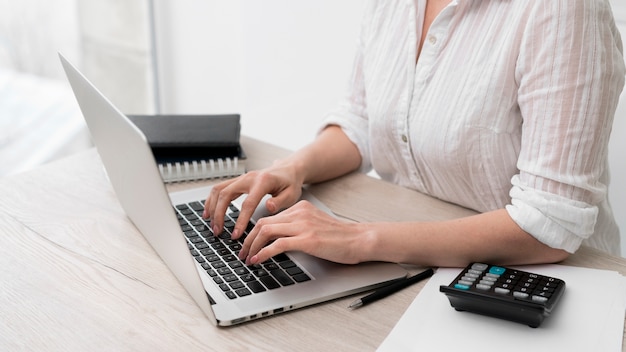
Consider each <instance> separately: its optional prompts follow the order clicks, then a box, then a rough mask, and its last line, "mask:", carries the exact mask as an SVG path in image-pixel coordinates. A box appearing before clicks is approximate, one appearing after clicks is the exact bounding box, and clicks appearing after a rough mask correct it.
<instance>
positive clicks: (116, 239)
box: [0, 137, 626, 351]
mask: <svg viewBox="0 0 626 352" xmlns="http://www.w3.org/2000/svg"><path fill="white" fill-rule="evenodd" d="M242 143H243V145H244V148H245V150H246V153H247V154H248V156H249V167H250V168H259V167H262V166H264V165H267V164H268V163H270V162H271V161H272V160H274V159H275V158H278V157H281V156H283V155H286V153H287V151H285V150H283V149H280V148H277V147H273V146H271V145H269V144H266V143H262V142H259V141H256V140H253V139H250V138H245V137H244V138H243V139H242ZM198 184H199V183H192V184H180V185H175V186H173V187H170V188H172V189H180V188H186V187H190V186H194V185H198ZM312 191H313V193H314V194H315V195H316V196H317V197H319V198H320V199H321V200H322V201H323V202H325V203H326V204H327V205H328V206H329V207H330V208H331V209H333V211H335V212H336V213H337V214H339V215H341V216H344V217H346V218H350V219H354V220H357V221H376V220H392V221H393V220H395V221H401V220H409V219H414V220H415V219H417V220H437V219H448V218H454V217H460V216H465V215H469V214H472V212H471V211H469V210H466V209H463V208H459V207H456V206H454V205H450V204H447V203H443V202H440V201H437V200H434V199H431V198H429V197H427V196H424V195H422V194H419V193H416V192H412V191H408V190H406V189H403V188H400V187H397V186H394V185H391V184H388V183H385V182H382V181H380V180H375V179H372V178H369V177H367V176H365V175H361V174H353V175H349V176H347V177H343V178H341V179H337V180H335V181H331V182H328V183H325V184H321V185H317V186H314V187H312ZM397 204H405V205H407V206H404V207H398V206H397ZM408 205H410V206H408ZM565 264H568V265H576V266H586V267H594V268H601V269H610V270H616V271H619V272H620V273H622V274H623V275H626V259H624V258H617V257H612V256H610V255H608V254H605V253H602V252H599V251H596V250H593V249H590V248H583V249H581V250H580V251H579V252H578V253H577V254H576V255H573V256H572V257H571V258H570V259H568V260H567V261H566V262H565ZM409 269H410V270H420V269H422V268H409ZM0 282H1V285H2V288H1V289H0V350H1V351H16V350H37V351H50V350H53V351H86V350H106V351H148V350H155V351H195V350H202V351H212V350H215V351H240V350H244V351H245V350H255V351H256V350H272V351H280V350H292V349H296V350H302V351H304V350H315V351H372V350H375V349H376V348H377V347H378V346H379V345H380V344H381V343H382V341H383V340H384V339H385V337H386V336H387V334H388V333H389V332H390V331H391V329H392V328H393V327H394V325H395V323H396V322H397V321H398V320H399V319H400V317H401V315H402V314H403V313H404V311H405V310H406V308H407V307H408V306H409V304H410V303H411V302H412V301H413V299H414V298H415V296H416V295H417V294H418V293H419V291H420V290H421V288H422V287H423V286H424V282H422V283H419V284H417V285H414V286H411V287H409V288H407V289H405V290H402V291H401V292H399V293H397V294H394V295H392V296H390V297H387V298H385V299H384V300H381V301H379V302H377V303H375V304H372V305H368V306H366V307H363V308H360V309H358V310H354V311H351V310H349V309H347V308H346V307H347V306H348V304H349V303H350V302H351V301H352V300H354V299H355V297H348V298H343V299H338V300H335V301H332V302H328V303H322V304H319V305H316V306H313V307H309V308H305V309H300V310H296V311H293V312H289V313H285V314H281V315H277V316H274V317H270V318H266V319H262V320H257V321H255V322H251V323H247V324H243V325H240V326H236V327H231V328H218V327H215V326H213V325H211V324H210V322H209V320H208V319H207V318H205V316H204V315H203V314H202V312H201V311H200V309H199V308H198V307H197V306H196V305H195V304H194V302H193V300H192V299H191V297H190V296H189V295H188V294H187V293H186V291H185V290H184V289H183V287H182V286H181V285H180V284H179V283H178V282H177V281H176V279H175V277H174V276H173V275H172V274H171V273H170V272H169V270H168V269H167V267H166V266H165V265H164V264H163V262H162V261H161V260H160V259H159V257H158V256H157V255H156V253H155V252H154V251H153V250H152V248H151V247H150V245H149V244H148V243H147V242H146V241H145V240H144V238H143V237H142V236H141V235H140V234H139V232H138V231H137V230H136V229H135V227H134V226H133V225H132V224H131V223H130V221H129V220H128V218H127V217H126V216H125V214H124V212H123V211H122V209H121V207H120V205H119V203H118V201H117V199H116V197H115V194H114V193H113V190H112V188H111V186H110V184H109V183H108V181H107V179H106V177H105V175H104V173H103V168H102V164H101V162H100V159H99V157H98V154H97V153H96V151H95V150H90V151H87V152H85V153H81V154H78V155H76V156H73V157H70V158H67V159H64V160H62V161H59V162H56V163H52V164H49V165H46V166H44V167H41V168H39V169H36V170H33V171H31V172H27V173H23V174H20V175H16V176H11V177H7V178H4V179H0Z"/></svg>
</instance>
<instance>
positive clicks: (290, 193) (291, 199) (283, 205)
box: [265, 187, 302, 214]
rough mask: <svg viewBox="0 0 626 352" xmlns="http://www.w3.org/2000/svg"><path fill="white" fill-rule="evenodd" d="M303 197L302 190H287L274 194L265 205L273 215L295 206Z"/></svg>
mask: <svg viewBox="0 0 626 352" xmlns="http://www.w3.org/2000/svg"><path fill="white" fill-rule="evenodd" d="M301 196H302V188H300V187H298V188H297V189H286V190H284V191H282V192H280V193H278V194H272V198H270V199H268V200H267V202H266V203H265V207H266V208H267V210H269V211H270V212H271V213H272V214H275V213H277V212H279V211H280V210H282V209H287V208H289V207H290V206H292V205H294V203H296V202H297V201H298V199H300V197H301Z"/></svg>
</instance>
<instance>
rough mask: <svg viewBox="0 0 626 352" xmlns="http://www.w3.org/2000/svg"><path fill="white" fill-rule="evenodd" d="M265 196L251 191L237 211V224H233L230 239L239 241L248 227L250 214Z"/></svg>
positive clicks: (260, 192)
mask: <svg viewBox="0 0 626 352" xmlns="http://www.w3.org/2000/svg"><path fill="white" fill-rule="evenodd" d="M264 196H265V193H263V192H262V191H258V190H255V191H251V192H250V193H249V194H248V195H247V196H246V198H245V199H244V201H243V203H242V204H241V209H239V217H238V218H237V222H236V223H235V228H234V229H233V233H232V238H233V239H234V240H236V239H239V237H241V235H242V234H243V233H244V231H245V230H246V228H247V227H248V223H249V222H250V219H251V218H252V214H254V211H255V210H256V208H257V207H258V206H259V203H260V202H261V199H263V197H264Z"/></svg>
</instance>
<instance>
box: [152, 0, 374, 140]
mask: <svg viewBox="0 0 626 352" xmlns="http://www.w3.org/2000/svg"><path fill="white" fill-rule="evenodd" d="M156 5H157V7H156V14H157V23H158V26H157V29H158V34H157V35H158V38H159V40H158V42H157V50H158V52H159V63H158V65H159V67H160V68H161V78H160V82H161V84H160V86H161V109H162V112H166V113H220V112H236V113H241V114H242V133H244V134H246V135H249V136H252V137H256V138H259V139H263V140H266V141H270V142H273V143H275V144H277V145H280V146H283V147H285V148H288V149H297V148H299V147H301V146H302V145H304V144H305V143H306V142H308V141H310V140H312V139H313V137H314V133H315V130H316V128H317V126H318V123H319V120H320V119H321V118H322V117H323V115H324V114H325V112H326V111H327V110H329V109H330V108H331V107H332V106H333V105H334V104H335V103H336V102H337V101H338V99H339V97H341V95H342V94H343V91H344V88H345V86H346V84H345V83H346V81H347V78H348V74H349V70H350V67H351V64H352V58H353V53H354V48H355V45H356V37H357V34H358V31H359V25H360V20H361V15H362V9H363V1H362V0H342V1H333V0H318V1H290V0H266V1H245V0H235V1H228V2H226V1H218V0H211V1H201V0H180V1H176V2H175V3H174V2H157V4H156Z"/></svg>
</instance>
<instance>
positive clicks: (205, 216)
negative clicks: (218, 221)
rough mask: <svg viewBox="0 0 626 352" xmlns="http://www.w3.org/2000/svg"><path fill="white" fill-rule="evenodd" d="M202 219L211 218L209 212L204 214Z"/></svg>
mask: <svg viewBox="0 0 626 352" xmlns="http://www.w3.org/2000/svg"><path fill="white" fill-rule="evenodd" d="M202 218H203V219H208V218H209V214H208V212H207V211H206V210H205V211H203V212H202Z"/></svg>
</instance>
